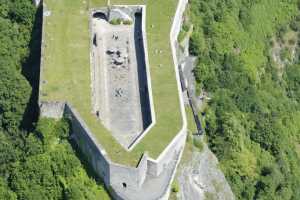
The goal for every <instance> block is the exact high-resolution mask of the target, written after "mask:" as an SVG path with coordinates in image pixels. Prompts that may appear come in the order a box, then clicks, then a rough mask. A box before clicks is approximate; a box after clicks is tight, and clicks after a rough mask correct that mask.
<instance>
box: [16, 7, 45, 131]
mask: <svg viewBox="0 0 300 200" xmlns="http://www.w3.org/2000/svg"><path fill="white" fill-rule="evenodd" d="M42 23H43V8H42V6H39V7H38V8H37V11H36V14H35V20H34V24H33V28H32V32H31V39H30V43H29V50H30V54H29V56H28V58H27V59H26V61H25V62H24V63H23V64H22V75H23V76H24V77H25V78H26V79H27V81H28V82H29V84H30V86H31V88H32V91H31V95H30V99H29V102H28V104H27V107H26V109H25V112H24V114H23V119H22V121H21V127H20V128H21V129H25V130H28V131H33V129H34V127H35V123H36V122H37V120H38V117H39V107H38V96H39V81H40V61H41V42H42Z"/></svg>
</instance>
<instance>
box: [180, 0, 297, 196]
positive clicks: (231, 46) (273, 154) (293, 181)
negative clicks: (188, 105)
mask: <svg viewBox="0 0 300 200" xmlns="http://www.w3.org/2000/svg"><path fill="white" fill-rule="evenodd" d="M190 2H191V3H190V8H189V13H188V16H189V17H188V18H187V19H186V22H185V23H186V24H193V27H194V31H193V34H192V37H191V41H190V53H191V54H193V55H196V56H197V57H198V58H199V59H198V64H197V66H196V68H195V70H194V74H195V76H196V80H197V84H198V88H199V89H200V90H204V91H206V92H207V93H208V94H209V97H211V100H210V101H209V102H208V105H207V106H206V108H205V109H204V113H205V118H204V121H205V125H206V134H207V138H208V143H209V146H210V147H211V149H212V150H213V152H214V153H215V154H216V155H217V157H218V159H219V161H220V167H221V168H222V170H223V172H224V173H225V175H226V178H227V180H228V181H229V183H230V185H231V187H232V190H233V192H234V194H235V195H236V198H237V199H266V200H270V199H280V200H285V199H291V200H292V199H293V200H298V199H300V189H299V186H300V49H299V44H300V15H299V13H300V12H299V8H300V2H299V1H297V0H191V1H190Z"/></svg>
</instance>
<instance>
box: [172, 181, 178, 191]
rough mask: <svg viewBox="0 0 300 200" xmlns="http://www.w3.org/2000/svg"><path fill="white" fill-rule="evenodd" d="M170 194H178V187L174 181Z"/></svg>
mask: <svg viewBox="0 0 300 200" xmlns="http://www.w3.org/2000/svg"><path fill="white" fill-rule="evenodd" d="M172 192H174V193H177V192H179V185H178V183H177V182H176V181H174V182H173V184H172Z"/></svg>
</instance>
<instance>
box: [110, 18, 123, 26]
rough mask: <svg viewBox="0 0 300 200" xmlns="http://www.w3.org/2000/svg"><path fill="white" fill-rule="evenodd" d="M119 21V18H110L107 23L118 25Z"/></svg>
mask: <svg viewBox="0 0 300 200" xmlns="http://www.w3.org/2000/svg"><path fill="white" fill-rule="evenodd" d="M121 22H122V21H121V19H112V20H110V21H109V23H110V24H112V25H120V24H121Z"/></svg>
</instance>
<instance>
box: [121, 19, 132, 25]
mask: <svg viewBox="0 0 300 200" xmlns="http://www.w3.org/2000/svg"><path fill="white" fill-rule="evenodd" d="M132 23H133V22H132V20H124V21H123V24H124V25H131V24H132Z"/></svg>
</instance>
